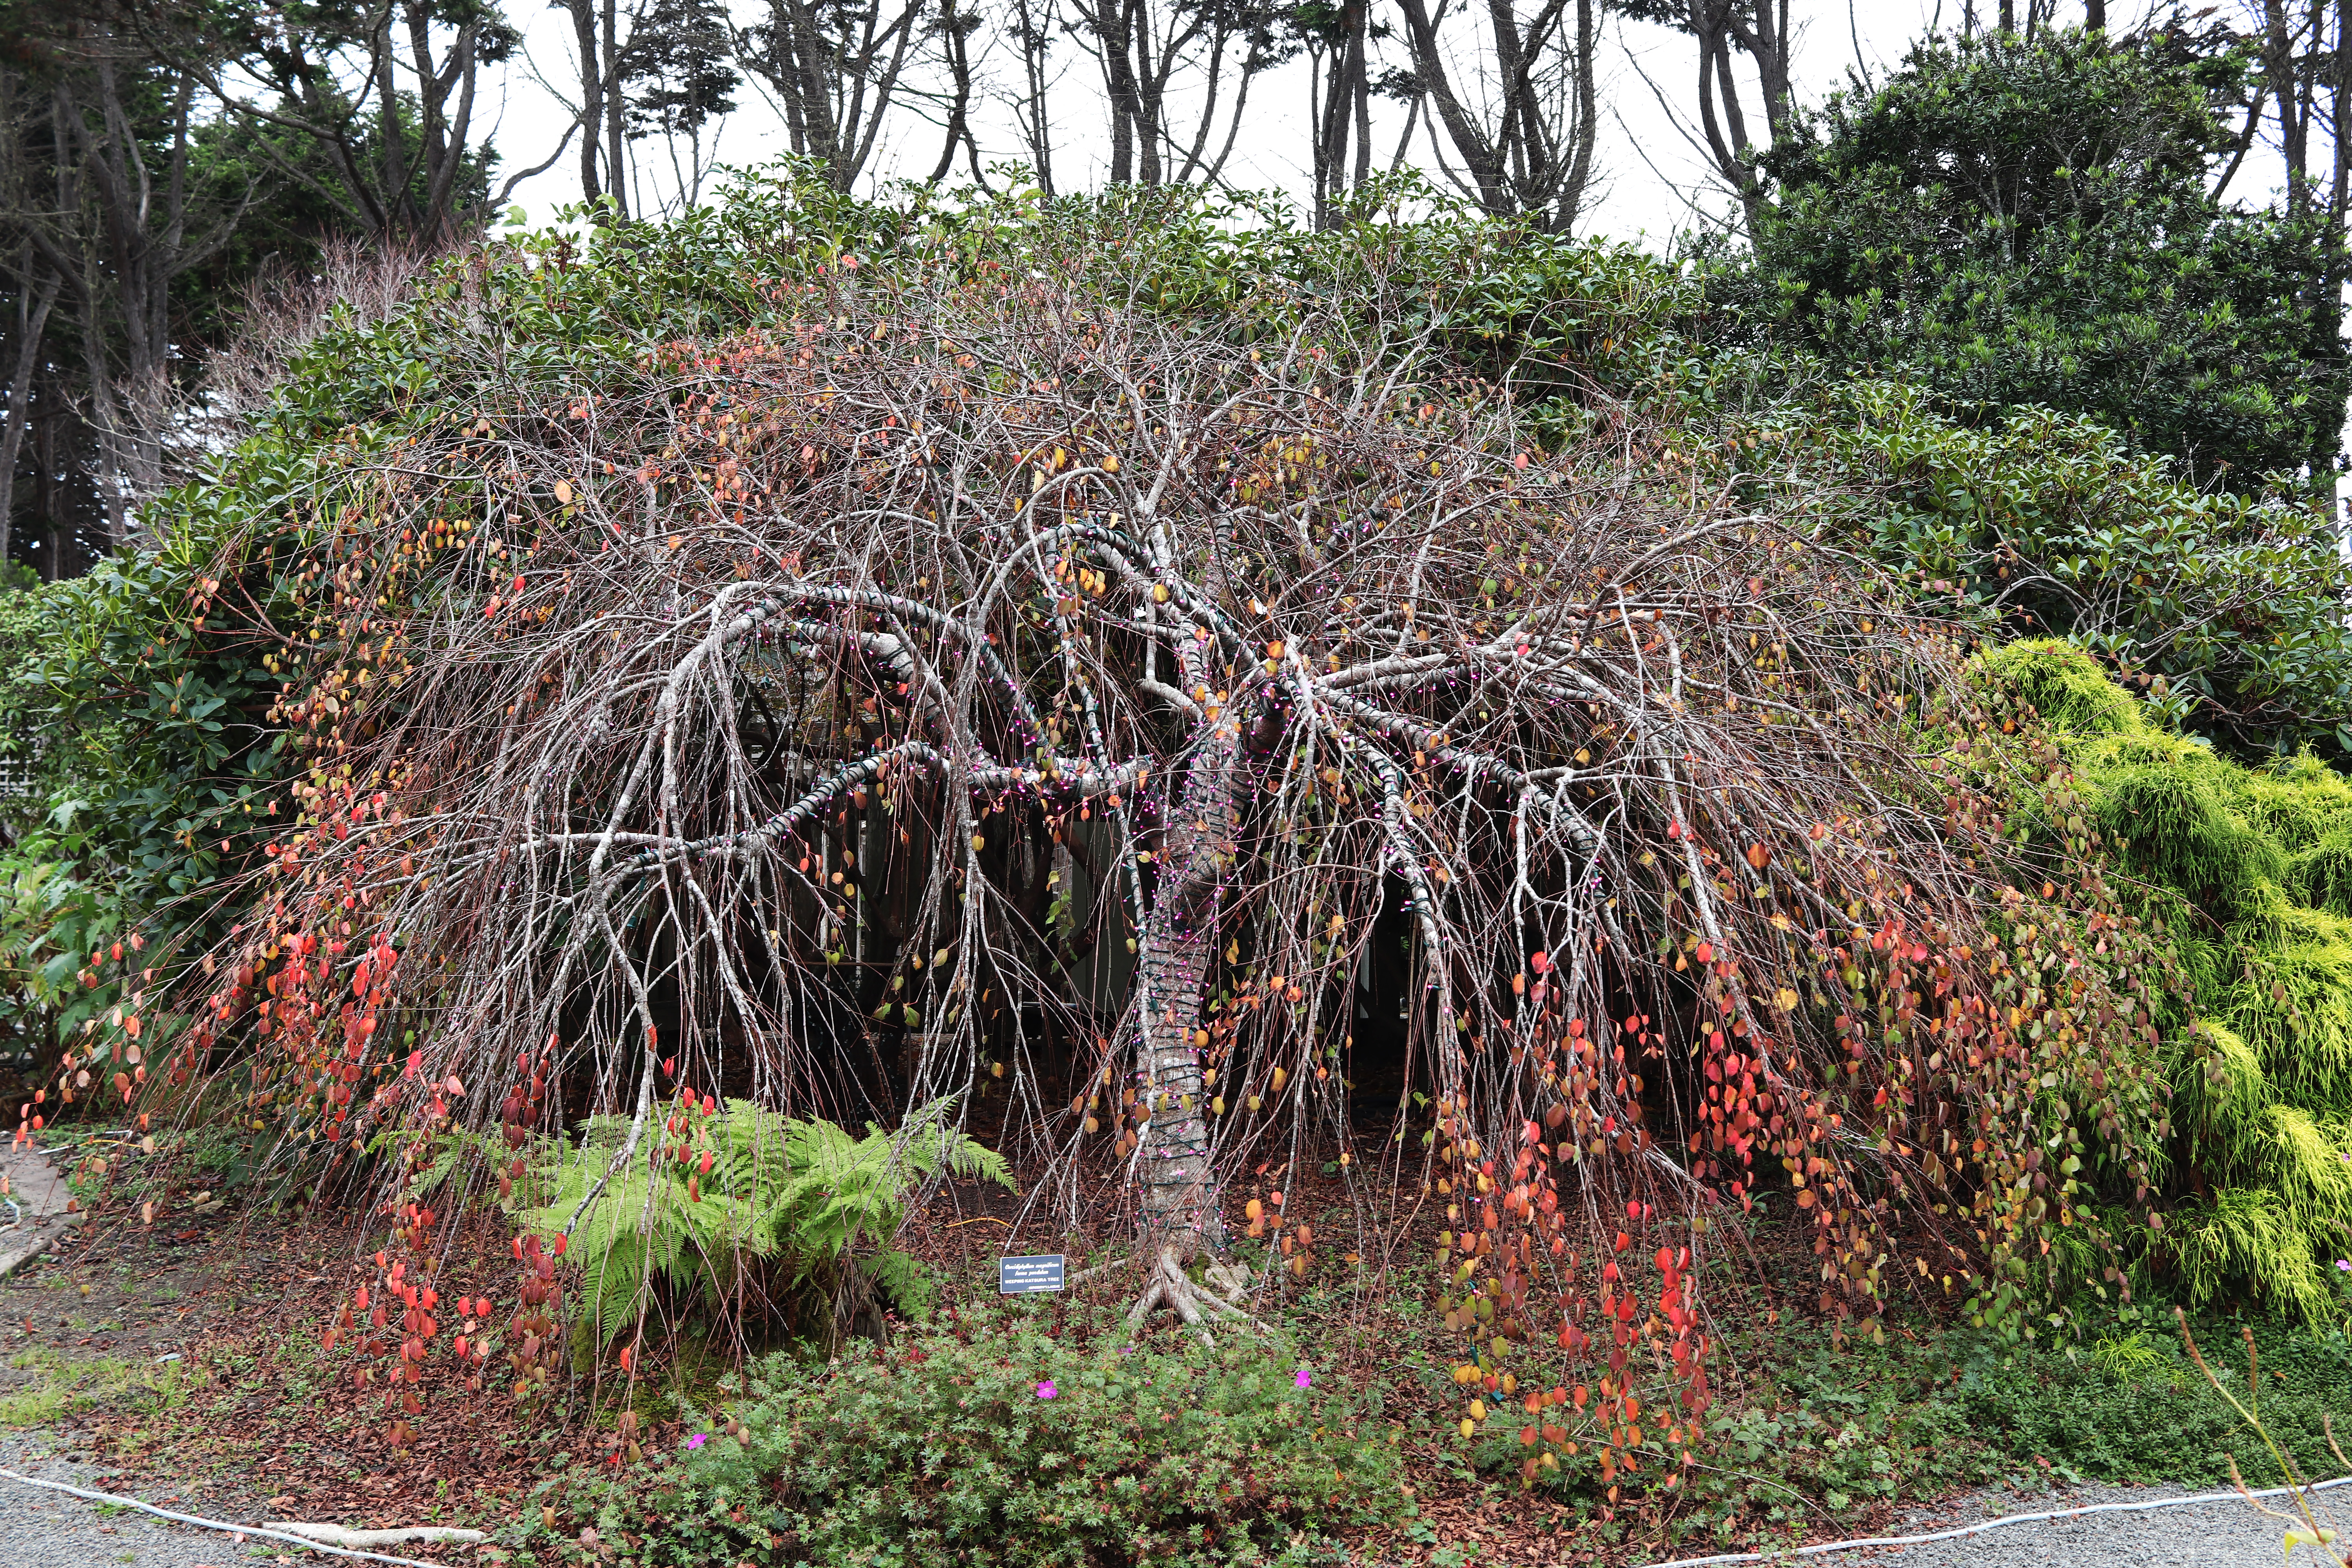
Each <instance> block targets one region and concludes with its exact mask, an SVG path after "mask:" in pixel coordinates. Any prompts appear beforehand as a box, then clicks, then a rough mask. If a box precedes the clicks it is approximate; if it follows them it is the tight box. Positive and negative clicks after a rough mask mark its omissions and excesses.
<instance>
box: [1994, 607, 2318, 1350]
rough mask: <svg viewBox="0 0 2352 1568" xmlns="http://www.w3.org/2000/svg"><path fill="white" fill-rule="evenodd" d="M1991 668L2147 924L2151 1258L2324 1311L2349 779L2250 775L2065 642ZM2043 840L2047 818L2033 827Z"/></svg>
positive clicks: (2013, 654) (2182, 1288)
mask: <svg viewBox="0 0 2352 1568" xmlns="http://www.w3.org/2000/svg"><path fill="white" fill-rule="evenodd" d="M1991 663H1992V665H1993V666H1994V668H1996V669H1998V670H1999V671H2000V672H2001V673H2002V674H2003V675H2004V676H2005V677H2006V678H2008V679H2014V680H2016V681H2017V682H2018V683H2019V684H2020V686H2021V689H2023V690H2024V691H2025V692H2026V693H2027V694H2028V695H2029V697H2030V700H2032V702H2033V703H2034V705H2035V706H2036V708H2038V709H2039V710H2041V711H2042V714H2043V715H2044V716H2045V717H2046V718H2048V719H2049V720H2050V721H2051V722H2052V723H2053V724H2054V725H2055V726H2057V727H2058V729H2059V731H2060V732H2061V735H2062V737H2063V739H2062V741H2061V742H2060V743H2061V746H2062V748H2063V752H2064V753H2065V755H2066V756H2067V758H2068V760H2069V761H2070V762H2071V763H2072V764H2073V766H2074V771H2075V773H2076V775H2077V777H2078V778H2079V779H2080V781H2081V784H2082V796H2083V798H2082V802H2081V815H2082V816H2083V817H2084V819H2086V820H2087V821H2088V822H2089V823H2090V824H2092V825H2094V826H2095V828H2096V830H2097V831H2098V832H2099V834H2100V835H2101V836H2102V837H2103V838H2104V840H2105V843H2106V844H2107V845H2109V846H2111V847H2113V848H2114V850H2115V852H2116V857H2117V859H2118V863H2119V869H2120V871H2121V872H2122V873H2123V876H2124V880H2123V881H2122V883H2121V886H2122V887H2123V889H2124V893H2125V902H2126V904H2127V905H2128V906H2130V907H2131V908H2132V909H2133V910H2135V912H2136V913H2137V915H2138V916H2139V917H2140V918H2141V919H2143V920H2145V921H2147V922H2148V923H2149V925H2150V926H2151V927H2152V928H2153V929H2156V930H2158V931H2162V932H2164V933H2165V935H2166V938H2167V940H2168V942H2169V943H2170V946H2171V950H2172V952H2173V953H2174V955H2175V957H2176V961H2177V964H2178V973H2179V981H2180V984H2179V994H2176V995H2173V996H2170V997H2168V998H2166V1001H2165V1005H2164V1007H2163V1015H2164V1023H2165V1037H2166V1042H2167V1054H2168V1070H2169V1073H2170V1075H2171V1078H2172V1081H2173V1086H2174V1089H2173V1099H2172V1125H2173V1138H2172V1141H2171V1148H2170V1152H2169V1154H2170V1158H2169V1162H2168V1163H2169V1165H2170V1171H2169V1180H2168V1185H2169V1186H2170V1188H2171V1189H2172V1191H2173V1193H2174V1194H2176V1200H2177V1201H2176V1203H2175V1205H2173V1206H2172V1207H2171V1210H2170V1212H2169V1214H2168V1215H2166V1216H2165V1217H2164V1218H2163V1219H2161V1220H2160V1221H2159V1222H2158V1223H2159V1226H2161V1228H2160V1229H2159V1231H2158V1232H2157V1233H2155V1234H2153V1235H2151V1236H2149V1237H2147V1238H2146V1243H2147V1267H2148V1268H2150V1269H2151V1270H2153V1271H2155V1273H2156V1275H2157V1276H2158V1279H2160V1280H2161V1282H2162V1283H2165V1284H2168V1285H2170V1286H2171V1287H2173V1288H2175V1289H2177V1290H2178V1292H2179V1294H2180V1295H2181V1296H2182V1297H2184V1298H2185V1299H2186V1300H2188V1301H2189V1302H2190V1303H2191V1304H2192V1305H2196V1306H2200V1307H2201V1306H2208V1305H2212V1304H2215V1303H2221V1302H2229V1303H2235V1302H2240V1301H2242V1300H2245V1299H2246V1297H2247V1295H2248V1294H2249V1293H2251V1294H2252V1296H2253V1297H2254V1298H2256V1299H2257V1300H2260V1301H2261V1302H2262V1304H2263V1306H2265V1307H2266V1308H2267V1309H2269V1310H2274V1311H2278V1312H2281V1313H2284V1314H2285V1315H2288V1316H2291V1317H2296V1318H2303V1319H2307V1320H2313V1321H2332V1320H2334V1319H2336V1318H2337V1317H2338V1316H2340V1315H2341V1313H2342V1310H2343V1306H2344V1300H2345V1290H2344V1289H2343V1286H2342V1284H2341V1281H2340V1279H2339V1275H2340V1272H2341V1271H2340V1270H2339V1269H2338V1268H2336V1259H2337V1258H2343V1257H2345V1256H2347V1254H2352V897H2347V895H2352V885H2347V876H2346V871H2347V867H2352V781H2347V779H2345V778H2344V777H2343V776H2342V775H2340V774H2338V773H2335V772H2333V771H2332V770H2330V769H2328V768H2326V767H2325V766H2323V765H2322V764H2320V763H2317V762H2316V761H2315V760H2314V759H2313V758H2311V757H2310V756H2308V755H2302V756H2297V757H2291V758H2284V759H2281V760H2280V761H2278V762H2277V763H2273V764H2272V765H2270V766H2267V767H2263V768H2260V769H2253V768H2248V767H2244V766H2242V765H2241V764H2239V763H2233V762H2231V761H2230V760H2228V759H2227V758H2225V757H2222V756H2220V755H2217V754H2216V753H2215V752H2214V751H2213V749H2212V748H2211V747H2210V746H2206V745H2203V744H2200V743H2199V742H2197V741H2195V740H2193V739H2191V738H2189V737H2185V736H2183V735H2180V734H2179V733H2177V732H2174V731H2169V730H2167V729H2165V728H2163V727H2161V726H2160V725H2159V724H2157V723H2152V722H2150V721H2149V714H2148V711H2147V710H2146V709H2145V708H2144V707H2143V705H2142V704H2141V703H2140V702H2138V701H2137V700H2134V699H2133V698H2132V697H2131V696H2130V695H2128V694H2127V693H2126V692H2125V691H2124V690H2123V689H2121V688H2120V687H2118V686H2116V685H2115V684H2114V683H2113V682H2111V681H2110V680H2108V679H2105V675H2104V673H2103V672H2102V670H2101V669H2100V668H2099V666H2098V665H2097V664H2096V662H2095V661H2094V660H2093V659H2091V658H2088V657H2086V656H2085V655H2084V654H2083V653H2082V652H2081V651H2079V650H2077V649H2075V648H2073V647H2068V646H2066V645H2063V644H2051V643H2038V644H2037V643H2020V644H2014V645H2011V647H2007V648H2004V649H2002V650H2001V651H2000V653H1998V654H1996V655H1994V656H1992V658H1991ZM2039 826H2041V827H2042V830H2043V831H2047V830H2048V829H2049V826H2050V824H2049V823H2048V822H2047V821H2046V820H2045V821H2044V822H2042V824H2040V825H2039Z"/></svg>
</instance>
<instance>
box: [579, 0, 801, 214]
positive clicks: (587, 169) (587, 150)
mask: <svg viewBox="0 0 2352 1568" xmlns="http://www.w3.org/2000/svg"><path fill="white" fill-rule="evenodd" d="M565 9H566V10H568V11H570V12H571V13H572V38H573V40H574V42H575V43H576V44H577V46H578V47H579V50H580V123H581V124H582V126H583V127H584V128H585V130H586V132H587V134H586V135H584V136H583V137H582V138H581V139H580V199H581V200H582V201H583V202H585V203H587V204H588V205H590V206H592V207H593V206H594V205H596V201H597V198H598V197H600V196H602V195H604V184H603V183H602V182H601V181H599V180H598V179H597V177H596V165H597V162H598V159H597V154H598V153H600V152H601V151H602V150H603V148H604V136H603V134H602V132H601V127H602V126H603V125H604V70H603V68H601V67H600V66H599V65H598V64H597V59H598V50H597V48H596V6H595V3H594V0H569V4H568V5H566V6H565ZM799 150H800V149H799V148H798V147H794V148H793V151H794V152H798V151H799Z"/></svg>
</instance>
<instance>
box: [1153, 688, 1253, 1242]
mask: <svg viewBox="0 0 2352 1568" xmlns="http://www.w3.org/2000/svg"><path fill="white" fill-rule="evenodd" d="M1183 665H1184V680H1185V684H1186V685H1187V686H1188V687H1190V688H1192V689H1194V690H1199V689H1201V688H1202V687H1203V686H1205V685H1206V684H1207V679H1206V665H1205V661H1204V660H1203V659H1202V657H1201V655H1200V654H1199V653H1197V652H1192V651H1189V650H1188V653H1187V657H1186V658H1184V660H1183ZM1206 723H1207V725H1208V733H1207V734H1206V735H1205V736H1204V737H1202V740H1201V741H1200V742H1199V743H1198V745H1197V747H1196V749H1195V751H1194V753H1193V757H1192V767H1191V770H1190V771H1189V772H1188V773H1186V774H1185V776H1184V784H1183V788H1182V791H1181V794H1180V795H1179V796H1178V799H1177V803H1176V809H1175V813H1174V816H1173V817H1172V818H1171V826H1170V828H1169V832H1168V837H1167V841H1166V846H1165V847H1164V849H1163V851H1162V858H1161V862H1160V885H1159V888H1158V889H1157V891H1156V893H1155V895H1154V897H1153V899H1152V902H1151V909H1150V912H1149V913H1147V914H1146V915H1145V917H1144V922H1143V941H1142V943H1141V946H1142V960H1143V962H1142V975H1141V983H1142V984H1141V991H1140V993H1139V997H1138V1002H1139V1007H1140V1009H1141V1015H1142V1016H1141V1019H1140V1023H1141V1029H1140V1034H1139V1039H1140V1051H1141V1055H1142V1058H1143V1059H1142V1062H1141V1064H1140V1075H1141V1078H1142V1082H1141V1083H1140V1084H1139V1086H1138V1097H1139V1100H1141V1101H1142V1103H1143V1105H1144V1108H1145V1114H1146V1116H1147V1118H1148V1119H1147V1120H1146V1121H1145V1122H1144V1124H1143V1130H1142V1133H1141V1148H1140V1150H1139V1154H1138V1163H1137V1167H1136V1169H1137V1179H1138V1181H1139V1184H1141V1186H1142V1189H1143V1193H1142V1197H1143V1230H1144V1243H1145V1251H1146V1252H1147V1254H1154V1253H1158V1252H1160V1251H1162V1250H1163V1249H1167V1250H1173V1251H1174V1252H1175V1253H1176V1255H1177V1256H1178V1257H1179V1258H1192V1256H1193V1255H1194V1254H1196V1253H1198V1252H1199V1251H1200V1250H1201V1248H1202V1247H1203V1246H1204V1245H1205V1246H1206V1247H1209V1248H1210V1249H1212V1250H1217V1249H1220V1248H1222V1247H1223V1241H1224V1237H1223V1226H1221V1224H1220V1223H1219V1218H1218V1213H1217V1195H1216V1191H1215V1186H1214V1175H1213V1172H1212V1170H1211V1168H1210V1162H1209V1124H1208V1114H1207V1107H1206V1106H1205V1105H1204V1104H1203V1103H1202V1081H1201V1051H1200V1047H1199V1046H1198V1045H1197V1044H1196V1043H1195V1041H1196V1038H1197V1037H1196V1036H1195V1035H1194V1033H1193V1031H1194V1030H1196V1029H1198V1028H1199V1027H1200V1026H1201V1003H1202V992H1203V987H1204V985H1205V984H1206V982H1207V979H1208V973H1209V965H1210V963H1212V962H1213V959H1214V956H1215V944H1216V940H1217V910H1218V908H1219V905H1220V904H1221V903H1222V902H1223V897H1224V889H1225V880H1226V879H1227V877H1228V876H1229V875H1230V874H1231V872H1232V868H1233V864H1234V834H1235V833H1236V832H1237V831H1238V829H1239V827H1240V821H1241V818H1240V814H1239V812H1238V810H1237V809H1236V796H1237V795H1239V794H1240V793H1241V792H1243V791H1245V790H1246V789H1247V788H1248V785H1247V784H1246V783H1245V782H1244V747H1243V743H1242V737H1241V733H1240V731H1239V729H1238V728H1237V726H1235V724H1234V722H1233V721H1232V720H1230V719H1229V718H1227V717H1226V716H1224V715H1223V714H1220V713H1218V712H1216V711H1215V710H1211V716H1210V718H1209V719H1208V720H1207V721H1206Z"/></svg>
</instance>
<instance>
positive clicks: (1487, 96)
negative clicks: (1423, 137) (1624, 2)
mask: <svg viewBox="0 0 2352 1568" xmlns="http://www.w3.org/2000/svg"><path fill="white" fill-rule="evenodd" d="M1399 8H1400V9H1401V10H1402V13H1403V16H1404V21H1405V29H1404V31H1405V38H1406V41H1407V43H1408V45H1409V46H1410V47H1411V48H1412V68H1413V75H1414V78H1415V80H1416V84H1417V86H1418V87H1419V89H1420V90H1421V92H1422V93H1423V94H1424V95H1425V96H1426V98H1427V100H1428V107H1429V117H1430V132H1431V137H1432V142H1433V145H1437V147H1438V151H1437V160H1438V165H1439V167H1440V168H1441V169H1442V170H1443V171H1444V173H1445V174H1446V176H1447V177H1448V178H1449V179H1451V180H1452V181H1453V182H1454V184H1455V185H1457V186H1458V187H1459V188H1460V189H1461V190H1462V192H1463V194H1464V195H1467V196H1469V197H1470V199H1471V200H1473V201H1475V202H1476V203H1477V204H1478V205H1479V207H1480V208H1481V209H1482V210H1484V211H1486V212H1488V213H1492V214H1494V215H1496V216H1514V215H1517V214H1527V215H1530V216H1535V217H1537V218H1538V219H1539V220H1540V221H1541V223H1542V225H1543V226H1545V227H1547V228H1550V229H1552V230H1554V231H1556V232H1559V233H1563V234H1564V233H1566V232H1568V231H1569V230H1570V228H1572V227H1573V226H1575V223H1576V220H1577V218H1578V216H1580V214H1581V213H1582V211H1583V206H1584V199H1585V193H1586V189H1587V186H1588V185H1589V184H1590V183H1591V177H1592V149H1593V143H1594V142H1596V141H1597V140H1598V138H1599V132H1600V112H1601V109H1600V98H1599V91H1598V87H1597V84H1596V82H1595V79H1594V72H1593V62H1594V54H1595V51H1596V50H1597V49H1598V47H1599V37H1598V33H1597V31H1596V28H1595V23H1594V14H1593V13H1594V0H1540V3H1539V4H1538V5H1535V6H1534V7H1533V9H1532V10H1531V11H1530V12H1529V13H1528V14H1527V15H1524V16H1523V15H1521V13H1520V10H1519V8H1518V7H1517V6H1515V5H1488V6H1487V8H1486V17H1485V28H1486V30H1485V33H1484V35H1483V36H1479V35H1477V34H1475V33H1474V32H1471V31H1469V29H1470V28H1471V27H1472V26H1473V24H1472V23H1471V20H1470V16H1471V14H1470V13H1469V12H1468V11H1467V9H1466V8H1465V11H1464V12H1462V13H1461V17H1462V21H1461V23H1460V24H1459V25H1458V30H1459V31H1461V32H1462V33H1463V34H1464V35H1465V36H1464V37H1460V38H1459V39H1457V37H1456V34H1455V32H1451V31H1449V30H1448V29H1447V27H1446V26H1445V20H1446V11H1447V9H1448V7H1447V5H1446V4H1445V3H1444V0H1439V3H1438V5H1436V6H1435V8H1434V9H1433V8H1432V6H1431V5H1430V3H1429V0H1399ZM1457 44H1458V48H1457ZM1441 131H1442V132H1444V141H1445V143H1447V144H1450V145H1451V147H1452V149H1453V152H1452V156H1451V157H1450V158H1449V157H1448V156H1447V154H1446V152H1445V150H1444V145H1439V144H1437V143H1436V137H1437V134H1438V132H1441ZM1362 134H1367V135H1368V134H1369V125H1367V126H1366V128H1365V131H1364V132H1362ZM1364 151H1365V153H1366V155H1368V154H1369V149H1366V150H1364Z"/></svg>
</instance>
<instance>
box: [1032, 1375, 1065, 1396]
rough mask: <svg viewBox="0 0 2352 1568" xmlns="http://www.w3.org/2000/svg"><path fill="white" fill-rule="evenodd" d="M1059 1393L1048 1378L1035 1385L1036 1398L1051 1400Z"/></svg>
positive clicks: (1052, 1381)
mask: <svg viewBox="0 0 2352 1568" xmlns="http://www.w3.org/2000/svg"><path fill="white" fill-rule="evenodd" d="M1061 1392H1062V1391H1061V1390H1060V1389H1058V1388H1055V1386H1054V1380H1053V1379H1052V1378H1050V1377H1049V1378H1047V1379H1046V1380H1045V1382H1043V1383H1041V1384H1038V1385H1037V1397H1038V1398H1040V1399H1051V1398H1053V1397H1054V1396H1055V1394H1059V1393H1061Z"/></svg>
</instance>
